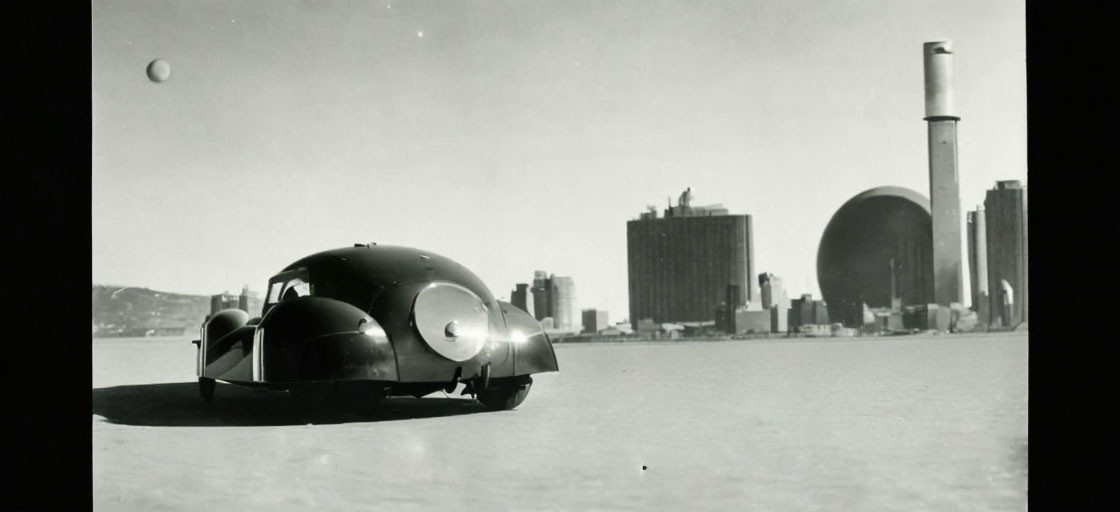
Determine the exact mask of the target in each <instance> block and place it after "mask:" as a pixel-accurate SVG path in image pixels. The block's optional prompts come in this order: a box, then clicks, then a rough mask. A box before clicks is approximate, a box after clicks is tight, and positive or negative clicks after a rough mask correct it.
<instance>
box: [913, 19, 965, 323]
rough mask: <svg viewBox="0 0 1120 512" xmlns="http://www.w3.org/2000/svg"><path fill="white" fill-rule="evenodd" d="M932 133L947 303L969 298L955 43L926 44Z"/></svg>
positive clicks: (936, 264) (939, 283)
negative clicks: (955, 92) (964, 260)
mask: <svg viewBox="0 0 1120 512" xmlns="http://www.w3.org/2000/svg"><path fill="white" fill-rule="evenodd" d="M922 55H923V62H924V68H925V96H926V98H925V104H926V112H925V113H926V115H925V120H926V123H927V128H928V133H929V194H930V210H931V214H932V231H933V254H932V256H933V302H936V303H937V304H940V305H942V306H945V307H948V306H949V305H950V304H953V303H958V304H959V303H961V302H963V301H964V295H963V291H964V277H963V276H964V274H963V269H962V266H961V205H960V180H959V173H958V172H957V123H958V122H959V121H960V119H961V118H960V117H958V116H957V114H956V109H955V106H954V104H953V44H952V42H951V41H934V42H929V43H925V44H924V45H923V46H922Z"/></svg>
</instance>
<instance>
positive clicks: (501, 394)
mask: <svg viewBox="0 0 1120 512" xmlns="http://www.w3.org/2000/svg"><path fill="white" fill-rule="evenodd" d="M532 386H533V378H532V377H530V376H528V375H521V376H518V377H513V378H507V379H493V378H492V379H490V385H489V386H487V387H486V389H484V390H482V391H481V392H479V393H478V401H479V402H482V405H484V406H486V408H487V409H490V410H492V411H508V410H510V409H513V408H515V407H517V406H518V405H521V402H524V401H525V397H527V396H529V388H531V387H532Z"/></svg>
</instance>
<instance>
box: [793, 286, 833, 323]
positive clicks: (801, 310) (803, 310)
mask: <svg viewBox="0 0 1120 512" xmlns="http://www.w3.org/2000/svg"><path fill="white" fill-rule="evenodd" d="M828 319H829V316H828V304H827V303H826V302H825V301H823V300H813V295H812V294H809V293H806V294H804V295H802V296H801V298H800V299H793V305H792V307H791V308H790V310H789V326H788V330H789V331H790V332H794V331H797V330H798V329H800V328H801V326H803V325H829V324H830V322H829V321H828Z"/></svg>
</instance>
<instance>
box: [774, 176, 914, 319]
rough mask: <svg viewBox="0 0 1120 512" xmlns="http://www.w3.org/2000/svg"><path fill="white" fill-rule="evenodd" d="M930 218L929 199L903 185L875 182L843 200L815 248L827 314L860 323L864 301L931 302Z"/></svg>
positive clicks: (880, 304) (893, 304)
mask: <svg viewBox="0 0 1120 512" xmlns="http://www.w3.org/2000/svg"><path fill="white" fill-rule="evenodd" d="M930 219H931V218H930V209H929V202H928V201H927V200H926V199H925V198H924V197H922V196H921V195H920V194H918V193H917V192H914V191H913V190H910V189H906V188H901V187H877V188H873V189H870V190H866V191H864V192H861V193H859V194H857V195H856V196H855V197H852V198H851V199H849V200H848V201H847V202H845V203H844V204H843V205H842V206H841V207H840V209H839V210H837V212H836V213H835V214H834V215H833V216H832V219H831V220H829V222H828V225H827V226H826V227H825V231H824V235H823V236H822V237H821V244H820V248H819V249H818V252H817V280H818V282H819V284H820V287H821V294H822V295H824V300H825V301H826V302H827V304H828V307H829V315H830V316H831V317H832V318H834V319H835V320H836V321H838V322H841V323H844V324H845V325H846V326H848V327H860V326H861V325H862V324H863V306H864V305H865V304H866V305H867V306H868V307H871V308H887V309H895V310H898V309H900V308H901V307H902V306H904V305H908V304H928V303H930V302H933V263H932V261H931V257H932V253H933V252H932V248H931V241H932V238H933V235H932V227H931V220H930ZM793 316H794V315H793V314H792V313H791V318H790V325H791V330H792V329H793Z"/></svg>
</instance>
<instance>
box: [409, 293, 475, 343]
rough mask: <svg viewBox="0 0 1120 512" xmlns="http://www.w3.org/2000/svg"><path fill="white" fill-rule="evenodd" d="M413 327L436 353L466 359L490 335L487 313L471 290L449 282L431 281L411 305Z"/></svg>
mask: <svg viewBox="0 0 1120 512" xmlns="http://www.w3.org/2000/svg"><path fill="white" fill-rule="evenodd" d="M412 316H413V319H414V320H415V321H416V330H417V331H419V332H420V336H421V337H422V338H424V342H425V343H427V344H428V346H429V347H432V350H435V351H436V353H437V354H439V355H441V356H443V357H446V358H447V359H450V360H452V361H466V360H468V359H470V358H472V357H474V356H476V355H478V353H479V351H481V350H482V347H483V345H485V344H486V342H487V340H489V339H490V315H489V313H488V312H487V310H486V306H485V305H484V304H483V303H482V299H479V298H478V296H477V295H475V294H474V293H472V292H471V291H470V290H468V289H466V288H463V287H462V286H459V285H457V284H452V283H432V284H430V285H428V286H427V287H426V288H424V289H423V290H421V291H420V293H419V294H417V295H416V301H415V302H414V303H413V306H412Z"/></svg>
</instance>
